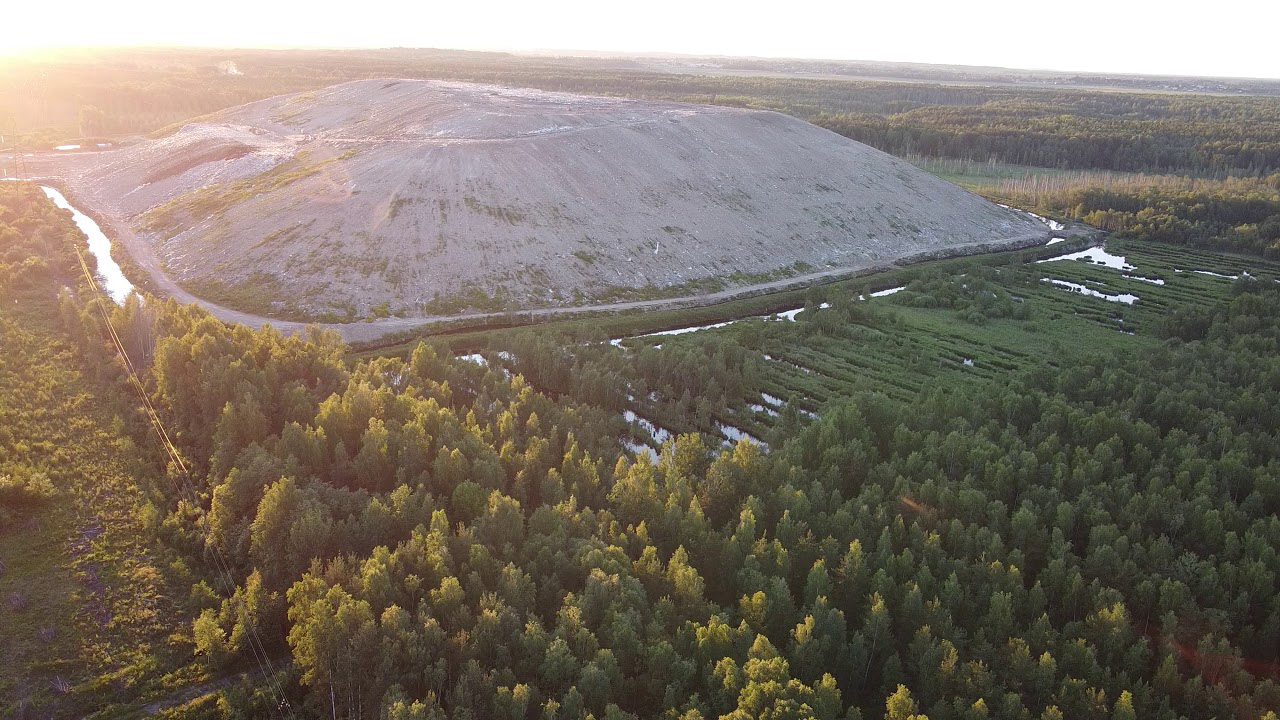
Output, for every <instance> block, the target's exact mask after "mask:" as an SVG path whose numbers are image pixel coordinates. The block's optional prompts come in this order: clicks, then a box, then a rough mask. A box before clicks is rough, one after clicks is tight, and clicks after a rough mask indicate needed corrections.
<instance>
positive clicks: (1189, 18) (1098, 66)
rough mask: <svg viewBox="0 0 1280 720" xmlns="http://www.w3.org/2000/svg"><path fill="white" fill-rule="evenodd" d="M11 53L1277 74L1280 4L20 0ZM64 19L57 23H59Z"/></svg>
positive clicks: (8, 46) (3, 42) (2, 40)
mask: <svg viewBox="0 0 1280 720" xmlns="http://www.w3.org/2000/svg"><path fill="white" fill-rule="evenodd" d="M6 4H11V5H16V7H10V8H7V9H6V10H5V11H4V13H3V14H2V15H0V22H2V23H3V25H5V26H9V27H8V28H7V31H6V32H3V33H0V51H5V50H7V51H10V52H12V51H15V50H24V49H29V48H32V47H49V46H79V45H93V46H101V45H202V46H239V47H294V46H326V47H386V46H411V47H447V48H471V49H484V50H531V49H564V50H572V49H577V50H602V51H625V52H673V53H691V54H721V55H759V56H769V57H815V58H834V59H859V60H903V61H915V62H932V63H955V64H966V65H1001V66H1006V67H1021V68H1047V69H1055V70H1085V71H1108V72H1132V73H1164V74H1190V75H1230V76H1245V77H1273V78H1280V43H1277V40H1276V38H1277V31H1278V28H1280V1H1277V0H1214V1H1213V2H1186V1H1185V0H1166V1H1165V2H1160V1H1159V0H1140V1H1135V0H1071V1H1064V2H1043V1H1041V0H1022V1H1021V2H1019V1H1015V0H969V1H965V0H954V1H952V2H939V1H935V0H920V1H915V2H913V1H911V0H898V1H896V2H895V1H890V0H886V1H884V2H866V1H865V0H843V1H834V2H820V1H815V0H792V1H791V2H779V1H777V0H774V1H771V2H757V1H755V0H734V1H729V0H646V1H644V2H625V3H617V2H609V1H608V0H591V1H587V0H546V1H544V2H530V1H528V0H487V1H486V0H457V1H455V2H437V1H436V0H417V1H406V2H401V1H398V0H363V1H357V2H351V1H350V0H344V1H343V2H341V3H333V2H329V1H328V0H319V1H317V2H298V1H296V0H295V1H294V2H287V3H282V2H275V1H274V0H220V1H219V2H194V3H193V2H187V3H183V2H175V0H119V1H118V2H105V1H103V0H92V1H90V0H64V1H62V2H58V3H56V4H55V3H33V2H17V1H16V0H15V2H13V3H6ZM51 17H52V18H55V21H54V22H50V21H49V20H50V18H51Z"/></svg>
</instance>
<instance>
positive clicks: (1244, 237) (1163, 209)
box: [972, 174, 1280, 259]
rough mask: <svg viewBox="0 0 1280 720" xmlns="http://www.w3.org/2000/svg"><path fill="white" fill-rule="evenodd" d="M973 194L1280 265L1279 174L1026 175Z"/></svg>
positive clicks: (978, 187)
mask: <svg viewBox="0 0 1280 720" xmlns="http://www.w3.org/2000/svg"><path fill="white" fill-rule="evenodd" d="M972 189H974V190H977V191H978V192H982V193H985V194H987V195H989V196H992V197H994V198H998V199H1000V200H1001V201H1003V202H1007V203H1009V204H1012V205H1016V206H1018V207H1025V208H1035V209H1037V210H1038V211H1040V212H1045V213H1048V214H1050V215H1055V216H1059V217H1065V218H1071V219H1073V220H1079V221H1081V222H1084V223H1087V224H1089V225H1092V226H1094V227H1098V228H1101V229H1103V230H1106V231H1108V232H1111V233H1114V234H1116V235H1117V236H1120V237H1126V238H1134V239H1139V240H1151V241H1154V242H1162V243H1169V244H1173V245H1187V246H1192V247H1201V248H1207V249H1212V250H1220V251H1227V252H1237V253H1245V254H1251V255H1262V256H1263V257H1266V258H1268V259H1276V258H1280V174H1277V175H1272V176H1270V177H1267V178H1261V179H1247V178H1229V179H1226V180H1204V179H1196V178H1187V177H1175V176H1141V175H1138V176H1129V177H1109V176H1105V175H1097V174H1083V175H1076V176H1062V177H1045V176H1039V177H1036V176H1027V177H1023V178H1019V179H1004V180H1000V181H996V182H994V183H991V184H987V185H981V184H979V185H974V186H972Z"/></svg>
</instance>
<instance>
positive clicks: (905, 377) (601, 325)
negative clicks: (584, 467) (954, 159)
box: [360, 239, 1280, 440]
mask: <svg viewBox="0 0 1280 720" xmlns="http://www.w3.org/2000/svg"><path fill="white" fill-rule="evenodd" d="M1059 247H1061V246H1059ZM1105 250H1106V251H1107V252H1109V253H1112V254H1115V255H1118V256H1121V257H1123V258H1124V262H1125V263H1127V265H1128V266H1132V267H1133V269H1132V270H1118V269H1113V268H1110V267H1107V266H1105V265H1099V264H1095V263H1092V262H1088V261H1084V260H1054V261H1051V262H1042V263H1037V262H1036V261H1037V259H1045V258H1046V257H1054V255H1055V253H1054V250H1053V249H1052V248H1047V249H1044V250H1040V251H1037V252H1020V253H1005V254H1001V255H998V256H987V257H980V258H966V259H956V260H947V261H941V262H937V263H929V264H925V265H921V266H918V267H911V268H904V269H901V270H895V271H892V272H887V273H881V274H877V275H871V276H867V277H863V278H857V279H854V280H849V281H842V282H837V283H832V284H829V285H827V286H821V287H816V288H811V289H809V290H807V291H795V292H791V293H782V294H778V295H770V296H763V297H759V298H752V299H748V300H743V301H737V302H735V303H725V304H723V305H717V306H712V307H707V308H699V309H697V310H689V311H669V312H663V313H645V314H636V315H625V316H619V317H612V318H605V319H599V318H597V319H587V320H575V321H561V322H556V323H548V324H546V325H541V326H538V327H537V328H536V329H534V330H531V329H529V328H503V329H498V330H489V331H485V330H473V331H468V332H460V333H456V334H452V335H444V336H440V337H437V338H434V339H433V342H435V343H438V344H439V345H440V346H441V349H442V351H447V352H453V353H459V354H460V353H464V352H475V351H479V352H483V353H484V354H485V355H486V357H487V359H488V361H489V362H490V363H491V364H495V365H502V366H505V367H506V369H507V370H509V371H511V372H515V373H522V374H524V375H525V377H526V378H527V379H528V380H530V382H532V383H533V384H534V386H535V387H540V388H544V389H547V390H550V391H554V392H558V393H565V392H567V393H569V394H570V395H571V396H573V397H574V398H575V399H577V400H580V401H585V402H592V401H593V400H594V401H595V402H597V403H598V404H602V405H604V406H606V407H615V408H621V407H627V408H630V409H632V410H634V411H635V412H637V413H638V414H639V415H641V416H642V417H645V418H649V419H651V420H652V421H654V422H656V423H657V424H658V425H660V426H661V427H664V428H667V429H669V430H671V431H673V432H691V431H702V432H705V433H708V434H709V435H712V436H716V437H719V435H718V433H717V430H716V423H717V422H723V423H727V424H729V425H732V426H734V427H737V428H740V429H742V430H745V431H746V432H748V433H750V434H751V435H753V436H755V437H758V438H762V439H768V438H770V437H771V436H772V435H771V433H773V431H775V430H779V431H781V432H783V433H784V434H785V433H786V432H790V428H788V427H786V424H787V423H788V422H790V420H789V418H788V416H787V414H786V413H783V412H775V413H771V412H769V410H775V411H777V410H781V409H782V408H780V407H773V406H770V404H769V403H767V402H764V401H762V399H761V393H767V394H768V395H770V396H773V398H775V399H777V400H783V401H785V404H787V405H794V406H795V408H796V409H797V410H799V411H803V412H801V413H800V414H805V413H820V412H821V409H822V407H823V406H824V405H825V404H827V403H828V402H831V401H833V400H839V399H841V398H845V397H849V396H851V395H854V394H857V393H859V392H879V393H882V394H884V395H886V396H888V397H890V398H892V399H895V400H899V401H903V402H910V401H911V400H912V399H914V398H916V397H918V396H919V395H920V394H921V393H922V392H924V391H926V390H929V389H931V388H933V387H953V386H959V385H972V384H975V383H990V382H994V383H999V382H1001V381H1003V380H1006V379H1008V378H1009V377H1010V376H1011V375H1012V374H1014V373H1017V372H1020V371H1022V370H1024V369H1026V368H1031V367H1036V366H1045V367H1048V368H1051V369H1054V370H1057V371H1068V370H1069V369H1070V366H1071V364H1072V362H1073V361H1074V359H1077V358H1079V357H1080V356H1081V355H1082V354H1083V353H1089V352H1097V353H1112V352H1124V353H1141V352H1143V351H1146V350H1150V349H1151V348H1153V347H1156V346H1158V345H1159V344H1160V343H1161V342H1162V340H1163V338H1164V331H1163V330H1162V327H1163V326H1162V323H1163V322H1164V319H1165V318H1167V317H1169V316H1170V315H1171V314H1172V313H1174V312H1175V311H1178V310H1191V311H1194V310H1196V309H1203V308H1209V307H1212V306H1214V305H1215V304H1217V303H1219V302H1222V301H1224V300H1226V299H1228V298H1229V297H1230V296H1231V294H1232V291H1233V285H1234V284H1235V282H1239V283H1242V284H1247V283H1252V282H1273V280H1275V279H1276V278H1280V263H1276V262H1270V261H1266V260H1262V259H1260V258H1244V257H1240V256H1234V255H1226V254H1220V253H1212V252H1206V251H1200V250H1194V249H1188V248H1176V247H1170V246H1167V245H1159V244H1155V243H1150V242H1143V241H1125V240H1114V239H1113V240H1111V241H1109V242H1108V243H1107V244H1106V246H1105ZM1061 254H1062V253H1060V252H1057V253H1056V255H1058V256H1060V255H1061ZM1195 270H1202V271H1209V272H1214V273H1218V274H1219V275H1227V276H1239V275H1241V273H1242V271H1245V272H1247V273H1249V274H1250V275H1251V276H1252V279H1250V278H1248V277H1246V278H1244V279H1243V280H1239V281H1233V280H1231V279H1228V278H1224V277H1216V276H1212V275H1206V274H1202V273H1197V272H1194V271H1195ZM1180 271H1181V272H1180ZM1046 278H1049V279H1056V280H1061V281H1066V282H1070V283H1074V284H1076V285H1079V286H1084V287H1087V288H1090V289H1092V290H1095V291H1097V292H1099V293H1102V294H1105V295H1111V296H1118V295H1126V294H1127V295H1135V296H1137V298H1138V299H1137V300H1136V302H1134V303H1133V304H1125V303H1121V302H1115V301H1111V300H1107V299H1102V298H1097V297H1092V296H1089V295H1084V294H1081V293H1078V292H1073V291H1071V290H1069V289H1067V288H1064V287H1061V286H1058V285H1055V284H1052V283H1049V282H1045V279H1046ZM1139 278H1146V280H1143V279H1139ZM1151 280H1161V281H1163V283H1164V284H1163V285H1160V284H1156V283H1154V282H1150V281H1151ZM895 286H905V290H903V291H901V292H899V293H896V294H893V295H891V296H887V297H873V298H870V299H868V300H863V301H857V300H855V298H858V297H859V296H862V295H866V294H868V293H870V292H873V291H876V290H882V289H885V288H891V287H895ZM806 300H807V301H808V305H809V307H810V308H811V309H809V310H806V311H804V312H801V313H799V314H798V315H797V316H796V321H795V322H788V321H785V320H777V319H769V320H766V319H763V318H759V319H753V318H755V316H762V315H763V316H771V315H772V314H773V313H775V312H777V311H779V310H781V309H785V308H795V307H797V306H800V305H804V304H805V303H806ZM821 303H828V304H830V305H832V307H830V308H827V309H819V305H820V304H821ZM731 319H737V322H734V323H733V324H731V325H728V326H725V327H720V328H712V329H706V330H700V331H697V332H690V333H686V334H680V335H647V336H646V335H645V333H654V332H660V331H663V330H668V329H671V328H680V327H687V326H695V325H710V324H715V323H721V322H725V321H727V320H731ZM535 336H536V337H535ZM628 336H639V337H628ZM610 337H614V338H617V337H628V339H624V340H622V341H620V346H615V345H610V344H608V343H606V342H605V340H606V339H607V338H610ZM548 338H554V339H555V342H556V343H557V344H556V347H555V348H550V347H547V344H546V343H548V342H552V341H550V340H548ZM416 342H417V341H413V342H412V343H407V344H404V345H400V346H395V347H391V348H385V349H382V350H373V351H365V352H364V353H361V354H360V356H362V357H369V356H376V355H392V356H397V355H398V356H403V355H405V354H406V353H407V351H408V350H409V349H410V348H411V347H412V346H413V345H414V344H416ZM504 351H505V352H504ZM499 352H504V355H501V356H500V355H498V353H499ZM547 353H552V354H553V355H558V359H556V360H555V361H549V360H547V359H546V354H547ZM723 356H733V357H734V358H735V360H733V361H732V368H729V369H730V370H731V374H732V375H733V377H731V378H727V379H726V378H725V377H719V378H717V380H719V384H720V388H719V389H720V391H721V396H722V397H723V401H724V402H723V405H721V404H720V403H718V402H717V399H718V398H712V403H714V404H715V405H716V407H714V408H712V409H711V410H709V411H704V412H701V413H699V412H697V411H696V408H691V407H690V406H689V404H688V403H687V402H685V403H682V402H681V394H682V393H681V389H680V386H679V384H678V383H672V382H670V380H671V379H672V377H673V376H679V375H680V372H681V371H680V370H676V369H675V368H682V367H693V366H697V365H700V364H702V363H703V362H704V361H705V359H706V358H707V357H723ZM966 361H968V362H966ZM970 363H971V364H970ZM713 364H714V363H713ZM562 368H573V369H574V372H575V373H577V374H582V373H585V372H598V373H600V374H602V375H604V376H607V377H613V378H616V380H615V383H616V384H617V388H616V389H615V392H612V393H607V394H605V395H604V396H603V397H601V396H596V397H591V393H588V392H585V391H581V390H577V391H575V388H574V383H573V382H571V381H569V380H567V379H566V378H565V377H563V373H562V372H560V371H559V369H562ZM649 368H659V369H658V370H647V369H649ZM690 372H694V370H690ZM703 389H704V390H705V388H703ZM715 390H716V389H715V388H712V392H713V394H715ZM753 405H754V406H756V407H755V408H752V407H751V406H753ZM634 437H635V439H638V440H647V439H648V438H647V437H646V434H645V433H644V432H643V431H638V432H636V433H635V434H634Z"/></svg>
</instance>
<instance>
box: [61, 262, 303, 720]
mask: <svg viewBox="0 0 1280 720" xmlns="http://www.w3.org/2000/svg"><path fill="white" fill-rule="evenodd" d="M76 257H77V258H78V259H79V260H80V269H81V270H82V271H83V272H84V277H85V280H86V281H87V282H88V284H89V289H90V290H92V291H93V293H94V295H95V296H97V297H98V299H99V300H100V299H101V297H102V296H103V295H102V291H101V290H100V289H99V287H98V283H97V281H96V280H94V277H93V273H91V272H89V265H88V263H86V262H85V259H84V254H83V253H82V252H81V251H80V249H79V248H76ZM97 305H98V312H99V313H100V314H101V315H102V321H103V323H104V324H105V325H106V328H107V332H108V334H109V335H110V336H111V342H112V344H113V345H114V346H115V349H116V353H117V354H118V355H119V356H120V359H121V360H122V361H123V362H124V366H125V371H126V374H127V375H128V377H129V381H130V384H131V385H133V387H134V389H135V390H136V391H137V392H138V397H139V398H140V399H141V401H142V405H143V409H144V412H145V414H146V415H147V419H148V420H150V422H151V427H152V429H153V430H154V431H155V433H156V437H157V438H159V440H160V445H161V446H162V447H163V448H164V450H165V453H166V454H167V455H168V457H169V461H170V462H171V463H172V465H173V466H174V467H175V468H176V469H177V471H178V473H179V476H180V478H181V480H182V482H181V483H178V482H177V481H175V480H174V478H173V477H171V476H170V475H169V473H167V472H166V473H165V476H166V477H168V478H169V481H170V483H172V484H173V487H174V490H175V491H176V492H177V495H178V497H179V499H184V500H187V501H188V502H190V503H191V504H192V505H193V506H195V507H199V506H200V502H199V496H198V495H197V494H196V492H195V488H194V487H193V483H192V481H191V472H190V470H189V469H188V468H187V464H186V462H185V461H183V459H182V454H181V453H180V452H179V451H178V447H177V445H175V444H174V442H173V440H172V439H171V438H170V436H169V433H168V431H167V430H166V429H165V426H164V422H163V421H162V420H161V419H160V413H159V412H158V411H157V410H156V408H155V405H154V404H153V403H152V402H151V396H150V395H148V394H147V389H146V387H145V386H144V385H143V384H142V380H141V379H140V378H139V377H138V371H137V369H136V368H135V367H134V365H133V361H132V360H131V359H130V358H129V353H128V352H127V351H126V350H125V347H124V342H123V341H121V339H120V335H119V333H117V332H116V329H115V326H114V325H112V324H111V317H110V316H109V315H108V314H107V310H106V308H105V307H103V305H102V303H101V302H98V303H97ZM207 524H208V518H207V516H206V518H205V525H206V528H205V534H206V537H205V547H206V548H207V549H208V550H209V552H210V554H211V555H212V557H213V559H214V562H215V564H216V565H217V571H218V572H219V573H220V574H221V575H222V576H223V578H224V579H225V580H226V582H227V583H228V584H229V585H230V587H236V586H237V583H236V581H235V577H234V576H233V575H232V573H231V564H230V563H229V562H227V559H226V557H225V556H223V554H222V551H221V550H220V549H219V548H218V546H217V543H211V542H209V540H208V537H207V535H208V527H207ZM243 610H244V609H243V608H242V613H241V619H242V620H243V621H244V623H245V626H246V627H247V628H248V630H249V636H248V637H249V650H250V652H252V653H253V657H254V660H255V661H256V662H257V664H258V669H259V670H260V671H261V672H262V676H263V678H264V679H265V680H266V682H267V686H268V687H269V688H270V690H271V693H272V696H273V699H275V700H276V711H277V712H278V713H279V714H280V717H282V718H283V717H286V715H287V717H289V718H291V719H292V718H295V715H294V712H293V707H292V705H291V704H290V703H289V698H288V696H287V695H286V694H285V692H284V690H283V689H282V688H281V687H280V685H279V683H277V682H276V680H275V677H274V675H273V674H272V673H271V658H270V655H268V654H267V649H266V645H265V644H264V643H263V642H262V637H261V636H260V635H259V634H258V629H257V627H256V626H255V623H254V622H253V619H252V618H251V617H249V614H248V612H247V611H243Z"/></svg>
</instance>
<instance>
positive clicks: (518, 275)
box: [73, 80, 1045, 318]
mask: <svg viewBox="0 0 1280 720" xmlns="http://www.w3.org/2000/svg"><path fill="white" fill-rule="evenodd" d="M73 185H74V187H75V190H76V192H77V194H78V195H80V196H81V197H85V196H87V197H88V198H89V199H90V201H91V202H92V203H93V204H94V205H95V206H97V207H99V208H101V209H102V210H104V211H105V212H107V213H108V214H110V215H113V216H115V217H117V218H130V220H129V223H130V224H131V225H132V229H133V230H134V231H135V232H136V233H137V234H138V235H139V236H141V237H142V238H144V239H145V240H147V241H148V242H150V243H151V244H152V247H153V248H154V251H155V254H156V255H157V256H158V257H159V258H160V259H161V261H162V263H163V265H164V268H165V271H166V272H167V274H169V275H170V276H171V277H173V278H174V279H175V280H177V281H178V282H179V283H180V284H182V285H184V286H185V287H187V288H188V289H190V290H192V291H193V292H195V294H197V295H202V294H211V295H214V296H215V297H220V298H222V299H223V301H224V302H226V299H228V298H232V299H235V298H249V300H244V301H243V303H242V304H252V307H248V308H244V309H255V310H262V309H264V308H266V309H267V310H269V311H275V312H276V313H279V314H287V315H292V316H297V315H304V316H312V317H323V316H324V315H325V314H331V315H332V316H333V317H334V318H344V317H345V318H359V317H364V316H366V315H367V314H368V313H369V312H370V310H371V308H375V307H376V306H378V305H379V304H382V303H386V304H387V305H386V308H387V309H389V310H390V311H391V312H395V313H398V314H404V315H408V316H418V315H431V314H439V313H441V312H447V311H450V310H453V311H457V310H462V309H464V308H465V307H468V306H470V307H475V308H481V309H493V308H494V303H493V302H492V301H488V300H486V298H489V297H493V296H498V297H499V298H503V299H505V300H506V301H508V302H509V303H510V304H512V305H518V306H524V307H539V306H545V307H555V306H566V305H580V304H584V303H588V302H602V301H608V300H613V299H620V298H636V297H645V296H656V295H659V294H670V295H679V294H696V292H699V291H708V290H710V289H715V288H716V287H718V286H719V283H727V284H730V285H731V284H749V283H759V282H761V281H764V280H769V279H774V278H779V277H784V276H787V275H791V274H808V273H813V272H821V271H825V270H830V269H834V268H849V269H855V268H861V267H869V266H873V265H880V264H884V263H886V262H889V261H892V260H895V259H899V258H903V257H909V256H913V255H919V254H922V253H930V252H936V251H939V250H944V251H945V250H949V249H956V248H960V247H963V246H972V245H986V244H991V243H997V242H1002V241H1016V240H1026V241H1028V242H1029V241H1032V240H1034V239H1035V238H1039V237H1043V236H1045V226H1044V225H1043V224H1041V223H1038V222H1036V221H1035V220H1033V219H1031V218H1029V217H1027V216H1025V215H1023V214H1021V213H1016V212H1013V211H1009V210H1005V209H1003V208H1000V207H997V206H995V205H993V204H991V203H988V202H986V201H985V200H982V199H981V198H979V197H977V196H976V195H973V194H971V193H969V192H966V191H964V190H962V189H960V188H958V187H956V186H954V185H951V184H949V183H946V182H944V181H942V180H939V179H937V178H934V177H933V176H931V175H928V174H926V173H923V172H921V171H919V170H917V169H916V168H914V167H912V166H911V165H909V164H907V163H905V162H903V161H900V160H898V159H896V158H894V157H892V156H890V155H887V154H885V153H882V152H879V151H877V150H874V149H872V148H870V147H867V146H865V145H862V144H860V143H856V142H853V141H851V140H847V139H845V138H842V137H840V136H838V135H836V134H834V133H831V132H828V131H826V130H823V129H821V128H818V127H815V126H812V125H809V124H807V123H804V122H802V121H800V120H796V119H794V118H790V117H787V116H784V115H781V114H778V113H773V112H764V111H754V110H740V109H734V108H723V107H706V106H696V105H681V104H672V103H652V102H637V101H630V100H622V99H611V98H597V97H585V96H579V95H568V94H560V93H548V92H541V91H534V90H513V89H507V88H499V87H489V86H482V85H469V84H462V83H445V82H431V81H416V80H368V81H357V82H351V83H345V84H342V85H337V86H334V87H330V88H326V89H324V90H319V91H315V92H310V93H303V94H299V95H289V96H282V97H278V98H270V99H267V100H263V101H260V102H256V103H252V104H249V105H245V106H241V107H239V108H234V109H231V110H228V111H224V112H222V113H220V114H218V115H216V116H214V117H212V118H206V119H203V120H201V121H198V122H193V123H191V124H188V125H186V126H185V127H183V128H181V129H180V130H178V131H177V132H175V133H173V134H171V135H169V136H168V137H165V138H162V139H158V140H152V141H148V142H145V143H142V144H140V145H136V146H133V147H130V148H127V149H124V150H120V151H118V152H115V153H111V154H109V155H108V156H106V158H105V161H104V163H103V164H101V165H100V166H98V167H96V168H93V169H92V170H89V171H88V172H86V173H84V174H81V175H80V176H79V177H77V178H75V179H74V180H73ZM709 280H711V281H712V282H708V281H709ZM232 304H235V303H234V302H233V303H232ZM268 314H272V313H270V312H269V313H268Z"/></svg>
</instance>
